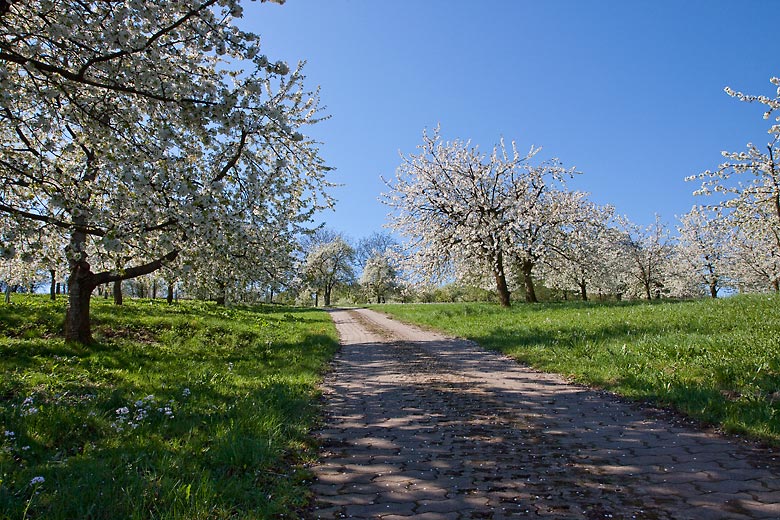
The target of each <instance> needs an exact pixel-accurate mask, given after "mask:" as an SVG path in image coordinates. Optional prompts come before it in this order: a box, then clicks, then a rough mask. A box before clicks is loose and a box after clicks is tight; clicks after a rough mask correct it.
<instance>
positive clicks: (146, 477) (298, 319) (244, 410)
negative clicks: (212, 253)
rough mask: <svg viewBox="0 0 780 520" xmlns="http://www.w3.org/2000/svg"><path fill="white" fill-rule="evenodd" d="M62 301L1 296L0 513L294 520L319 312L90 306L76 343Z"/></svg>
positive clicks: (331, 348) (319, 347) (303, 477)
mask: <svg viewBox="0 0 780 520" xmlns="http://www.w3.org/2000/svg"><path fill="white" fill-rule="evenodd" d="M64 303H65V302H64V300H58V301H57V302H50V301H48V300H47V299H46V298H45V297H42V296H20V295H14V296H13V303H12V304H11V305H2V304H0V518H9V519H20V518H47V519H73V518H85V519H86V518H89V519H116V518H123V519H151V518H154V519H199V518H209V519H217V518H231V519H238V518H269V517H274V518H285V517H287V518H297V517H299V513H300V511H301V510H302V509H303V508H305V507H306V506H307V502H308V500H309V495H308V491H307V479H308V478H309V477H310V475H309V473H308V472H307V471H306V469H305V467H304V465H305V464H306V463H307V462H311V461H312V460H313V459H314V457H315V455H316V450H315V448H314V446H313V443H312V440H311V438H310V436H309V432H310V429H311V428H312V426H313V425H314V424H315V422H316V419H317V407H316V397H317V390H316V385H317V382H318V381H319V378H320V374H321V372H322V370H323V368H324V364H325V363H326V362H327V360H329V359H330V358H331V357H332V355H333V353H334V352H335V349H336V344H337V342H336V334H335V329H334V327H333V325H332V323H331V321H330V318H329V317H328V315H327V314H326V313H324V312H321V311H316V310H306V309H296V308H284V307H276V306H263V307H252V308H249V307H246V308H224V307H218V306H216V305H213V304H207V303H203V302H181V303H179V304H176V305H173V306H168V305H166V304H165V303H164V302H159V301H158V302H154V303H152V302H150V301H149V300H144V301H128V302H126V305H125V306H123V307H115V306H113V305H111V304H109V303H108V302H107V301H103V300H99V299H95V300H93V333H94V336H95V338H96V343H95V344H94V345H92V346H89V347H82V346H77V345H72V344H66V343H65V342H64V341H63V340H62V337H61V330H62V326H63V314H64ZM35 477H43V479H44V482H43V483H40V484H35V483H33V479H34V478H35Z"/></svg>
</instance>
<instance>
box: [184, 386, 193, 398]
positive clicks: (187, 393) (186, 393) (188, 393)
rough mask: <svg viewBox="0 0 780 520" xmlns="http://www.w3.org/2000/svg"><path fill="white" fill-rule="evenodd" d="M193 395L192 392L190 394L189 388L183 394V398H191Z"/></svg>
mask: <svg viewBox="0 0 780 520" xmlns="http://www.w3.org/2000/svg"><path fill="white" fill-rule="evenodd" d="M191 394H192V392H190V389H189V388H185V389H184V390H183V391H182V393H181V396H182V397H189V396H190V395H191Z"/></svg>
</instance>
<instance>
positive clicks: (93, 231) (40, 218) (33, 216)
mask: <svg viewBox="0 0 780 520" xmlns="http://www.w3.org/2000/svg"><path fill="white" fill-rule="evenodd" d="M0 211H4V212H6V213H10V214H11V215H16V216H19V217H24V218H27V219H30V220H35V221H37V222H43V223H45V224H51V225H53V226H57V227H59V228H62V229H73V230H76V231H81V232H82V233H86V234H87V235H93V236H97V237H102V236H105V235H106V232H105V231H103V230H102V229H98V228H94V227H89V226H80V225H78V224H74V223H71V222H64V221H62V220H59V219H56V218H54V217H50V216H48V215H39V214H38V213H32V212H30V211H24V210H22V209H19V208H14V207H12V206H7V205H5V204H0Z"/></svg>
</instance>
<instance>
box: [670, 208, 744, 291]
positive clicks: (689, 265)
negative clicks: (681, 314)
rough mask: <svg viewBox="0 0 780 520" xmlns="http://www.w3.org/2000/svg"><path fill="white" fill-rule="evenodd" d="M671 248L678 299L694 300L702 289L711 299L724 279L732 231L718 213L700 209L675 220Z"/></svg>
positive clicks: (726, 276) (725, 277)
mask: <svg viewBox="0 0 780 520" xmlns="http://www.w3.org/2000/svg"><path fill="white" fill-rule="evenodd" d="M679 220H680V223H679V225H678V226H677V232H678V239H677V243H676V244H675V247H674V256H673V259H674V262H673V263H674V270H675V271H676V276H675V278H676V279H677V280H678V284H679V285H680V288H679V290H678V292H680V293H681V295H682V296H686V295H691V296H696V295H697V294H698V293H699V292H701V291H700V290H697V288H701V287H703V288H706V292H707V294H709V296H710V297H712V298H717V297H718V291H719V290H720V289H721V288H722V287H723V286H724V284H725V283H726V281H727V279H728V265H729V258H728V249H729V243H730V238H731V231H732V227H731V225H730V223H729V222H728V221H727V220H726V219H724V218H723V216H722V215H720V214H719V213H718V212H715V211H710V210H708V209H707V208H703V207H701V206H694V207H693V208H691V211H690V212H688V213H686V214H685V215H683V216H682V217H680V218H679Z"/></svg>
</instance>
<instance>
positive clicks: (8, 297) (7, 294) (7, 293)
mask: <svg viewBox="0 0 780 520" xmlns="http://www.w3.org/2000/svg"><path fill="white" fill-rule="evenodd" d="M5 303H11V284H10V283H7V284H5Z"/></svg>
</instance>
